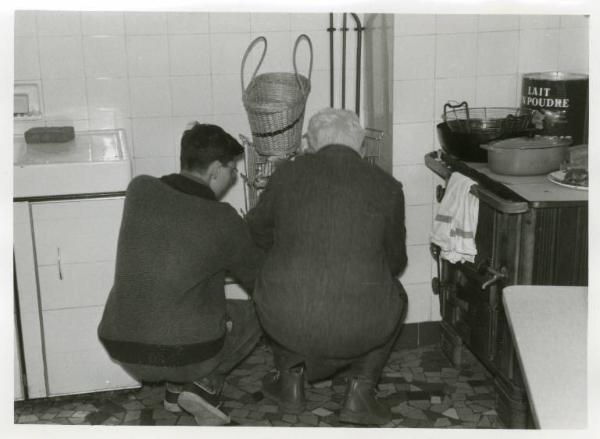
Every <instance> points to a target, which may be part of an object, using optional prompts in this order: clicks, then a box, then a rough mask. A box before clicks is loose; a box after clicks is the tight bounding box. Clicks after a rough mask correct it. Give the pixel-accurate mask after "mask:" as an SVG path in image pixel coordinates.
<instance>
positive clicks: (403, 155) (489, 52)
mask: <svg viewBox="0 0 600 439" xmlns="http://www.w3.org/2000/svg"><path fill="white" fill-rule="evenodd" d="M394 25H395V30H394V40H395V41H394V43H395V44H394V119H393V120H394V155H393V163H394V170H393V172H394V176H395V177H396V178H397V179H399V180H400V181H402V183H403V184H404V188H405V192H406V204H407V209H406V217H407V221H406V227H407V233H408V236H409V238H408V245H409V248H408V254H409V266H408V268H407V272H406V273H405V274H404V276H403V277H402V280H403V282H404V284H405V287H406V290H407V292H408V295H409V303H410V305H409V311H408V315H407V321H408V322H420V321H428V320H439V319H440V316H439V301H438V298H437V297H436V296H433V294H432V293H431V288H430V283H431V277H432V275H435V272H436V268H435V265H434V261H433V259H432V258H431V257H428V256H427V254H428V252H429V250H428V247H429V245H428V243H427V242H428V236H427V235H428V232H429V230H430V229H431V219H432V215H431V212H432V211H434V210H435V209H436V204H434V200H433V190H434V188H435V186H436V185H438V184H440V183H441V180H440V179H439V178H437V177H435V176H434V175H433V174H432V173H431V172H430V171H429V170H427V168H426V167H425V165H424V164H423V156H424V155H425V154H426V153H427V152H430V151H433V150H435V149H439V143H438V141H437V137H436V133H435V125H436V124H437V123H438V122H440V121H441V113H442V111H443V105H444V103H446V102H447V101H448V100H455V101H459V102H461V101H464V100H466V101H467V102H468V103H469V104H471V105H472V106H474V107H475V106H479V107H481V106H489V107H498V106H508V107H515V106H518V97H519V94H520V86H521V74H522V73H526V72H538V71H552V70H561V71H571V72H581V73H587V72H588V19H587V18H585V17H583V16H558V15H553V16H547V15H543V16H541V15H530V16H524V15H407V14H397V15H395V21H394ZM424 266H425V267H424Z"/></svg>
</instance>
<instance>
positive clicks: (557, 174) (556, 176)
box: [547, 171, 588, 191]
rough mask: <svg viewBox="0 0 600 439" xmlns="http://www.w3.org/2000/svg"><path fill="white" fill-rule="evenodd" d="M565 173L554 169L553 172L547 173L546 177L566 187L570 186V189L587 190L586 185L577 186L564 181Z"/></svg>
mask: <svg viewBox="0 0 600 439" xmlns="http://www.w3.org/2000/svg"><path fill="white" fill-rule="evenodd" d="M565 174H566V171H554V172H551V173H550V174H548V175H547V178H548V180H550V181H551V182H552V183H554V184H557V185H559V186H563V187H568V188H571V189H577V190H580V191H587V190H588V187H587V186H578V185H576V184H570V183H565V182H564V179H565Z"/></svg>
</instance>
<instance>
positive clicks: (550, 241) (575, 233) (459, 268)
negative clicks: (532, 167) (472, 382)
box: [425, 151, 588, 428]
mask: <svg viewBox="0 0 600 439" xmlns="http://www.w3.org/2000/svg"><path fill="white" fill-rule="evenodd" d="M425 164H426V166H427V167H428V168H429V169H430V170H431V171H432V172H434V173H435V174H437V175H438V176H439V177H441V178H442V179H444V180H445V181H446V182H447V181H448V179H449V177H450V175H451V174H452V172H460V173H462V174H464V175H466V176H467V177H470V178H471V179H473V180H474V182H475V184H474V185H473V186H472V187H471V189H470V192H471V193H472V194H473V195H475V196H476V197H477V198H478V199H479V214H478V224H477V232H476V236H475V242H476V245H477V256H476V257H475V261H474V262H473V263H470V262H464V263H455V264H453V263H450V262H449V261H446V260H444V259H442V258H440V257H439V250H440V249H439V247H437V246H435V245H433V244H432V246H431V250H432V255H433V257H434V258H435V259H436V261H437V264H438V265H437V271H438V274H437V277H435V278H434V279H433V282H432V287H433V290H434V293H435V294H437V295H438V296H439V301H440V311H441V315H442V321H441V345H442V349H443V351H444V352H445V353H446V355H447V356H448V357H449V358H450V359H451V361H452V362H453V363H454V365H455V366H460V364H461V361H462V359H463V354H462V353H463V349H464V348H465V347H466V348H468V349H469V350H470V351H471V352H472V353H473V354H475V355H476V356H477V357H478V359H479V360H480V361H481V362H482V363H483V364H484V365H485V366H486V367H487V368H488V370H489V371H490V372H491V373H492V374H493V375H494V381H495V387H496V394H497V398H498V400H497V411H498V415H499V416H500V418H501V420H502V422H503V424H504V425H506V426H507V427H510V428H529V427H533V422H532V417H531V410H530V407H529V402H528V399H527V392H526V387H525V384H524V378H523V373H522V371H521V369H520V366H519V362H518V357H517V356H516V350H515V345H514V341H513V338H512V336H511V332H510V328H509V326H508V322H507V318H506V313H505V311H504V307H503V302H502V292H503V288H504V287H506V286H510V285H564V286H587V283H588V194H587V191H582V190H575V189H571V188H565V187H561V186H558V185H555V184H553V183H551V182H550V181H548V179H547V178H546V176H545V175H542V176H519V177H516V176H507V175H498V174H494V173H493V172H491V171H490V169H489V168H488V167H487V164H486V163H473V162H464V161H461V160H458V159H456V158H453V157H451V156H448V155H446V154H445V153H441V152H439V151H437V152H433V153H430V154H427V155H426V156H425ZM443 195H444V187H443V186H442V185H439V186H438V187H437V189H436V198H437V200H438V201H441V199H442V198H443ZM548 361H552V359H551V358H549V359H548Z"/></svg>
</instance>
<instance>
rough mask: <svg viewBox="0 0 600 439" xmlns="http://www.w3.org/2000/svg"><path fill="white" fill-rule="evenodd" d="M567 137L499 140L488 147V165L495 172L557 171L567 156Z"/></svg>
mask: <svg viewBox="0 0 600 439" xmlns="http://www.w3.org/2000/svg"><path fill="white" fill-rule="evenodd" d="M570 143H571V139H570V138H558V137H546V136H534V137H515V138H512V139H505V140H498V141H496V142H491V143H489V144H487V145H481V148H483V149H485V150H487V154H488V167H489V168H490V170H491V171H492V172H495V173H496V174H504V175H540V174H547V173H549V172H552V171H556V170H557V169H559V168H560V165H561V163H563V162H564V161H565V160H566V159H567V155H568V150H569V144H570Z"/></svg>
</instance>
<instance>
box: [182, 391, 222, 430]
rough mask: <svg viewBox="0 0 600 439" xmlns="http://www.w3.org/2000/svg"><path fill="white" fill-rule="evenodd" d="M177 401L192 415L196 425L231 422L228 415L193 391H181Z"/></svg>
mask: <svg viewBox="0 0 600 439" xmlns="http://www.w3.org/2000/svg"><path fill="white" fill-rule="evenodd" d="M177 403H178V404H179V406H180V407H181V408H182V409H184V410H185V411H186V412H188V413H189V414H191V415H193V416H194V418H195V419H196V423H197V424H198V425H225V424H229V422H231V419H230V418H229V416H227V415H226V414H225V413H223V412H222V411H221V410H219V409H218V408H216V407H214V406H213V405H211V404H210V403H209V402H207V401H206V400H205V399H204V398H202V397H201V396H198V395H196V394H195V393H192V392H185V391H184V392H181V394H180V395H179V398H178V400H177Z"/></svg>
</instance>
